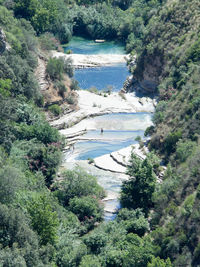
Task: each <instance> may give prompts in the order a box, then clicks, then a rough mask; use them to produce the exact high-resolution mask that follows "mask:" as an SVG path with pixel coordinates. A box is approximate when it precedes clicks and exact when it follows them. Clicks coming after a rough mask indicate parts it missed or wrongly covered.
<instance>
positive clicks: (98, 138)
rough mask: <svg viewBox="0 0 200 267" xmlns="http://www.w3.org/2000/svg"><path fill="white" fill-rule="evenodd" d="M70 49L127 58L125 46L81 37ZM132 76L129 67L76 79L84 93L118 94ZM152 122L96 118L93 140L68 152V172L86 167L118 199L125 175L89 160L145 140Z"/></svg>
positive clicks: (141, 116) (141, 117)
mask: <svg viewBox="0 0 200 267" xmlns="http://www.w3.org/2000/svg"><path fill="white" fill-rule="evenodd" d="M68 49H71V50H72V51H73V53H79V54H125V50H124V47H123V46H122V45H119V44H115V43H114V42H106V43H103V44H102V43H95V42H94V41H91V40H86V39H83V38H80V37H75V38H73V39H72V40H71V42H70V43H69V45H68V46H67V47H66V50H68ZM128 75H129V73H128V70H127V67H126V65H125V64H119V65H116V66H110V67H101V68H93V69H90V68H89V69H79V70H76V71H75V79H76V80H78V81H79V86H80V87H81V88H82V89H89V88H91V87H96V88H97V89H98V90H104V89H105V90H106V89H107V87H108V86H112V88H113V90H114V91H119V90H120V89H121V88H122V86H123V83H124V81H125V79H126V77H127V76H128ZM151 118H152V114H149V113H130V114H125V113H118V114H109V115H103V116H99V117H94V118H93V119H92V120H94V125H95V128H96V129H97V130H95V131H88V132H87V133H86V134H85V135H84V136H83V137H84V138H86V139H91V140H88V141H87V140H85V141H79V142H77V143H76V144H75V146H74V149H72V150H71V151H68V152H67V154H66V155H65V166H66V167H67V168H73V167H76V165H77V164H78V165H80V166H82V167H83V168H84V169H85V170H86V171H87V172H88V173H90V174H92V175H95V176H96V177H97V179H98V182H99V184H100V185H101V186H102V187H103V188H104V189H105V190H106V192H107V193H108V194H116V195H118V194H119V192H120V188H121V184H122V181H123V179H125V178H124V174H118V173H111V172H108V171H103V170H100V169H98V168H96V167H94V166H92V165H89V164H88V163H87V161H85V160H87V159H88V158H95V157H98V156H102V155H104V154H108V153H111V152H113V151H116V150H119V149H121V148H124V147H127V146H129V145H132V144H135V143H136V141H135V138H136V136H138V135H139V136H141V137H143V136H144V130H145V129H146V127H148V126H150V125H151V124H152V122H151ZM101 128H103V133H101ZM105 206H106V207H107V208H109V207H112V208H113V207H114V208H116V209H117V208H119V207H120V203H119V201H118V199H117V197H115V199H113V200H109V201H107V202H106V204H105ZM104 218H105V220H106V221H107V220H113V219H114V218H115V215H114V214H112V213H107V212H106V213H105V216H104Z"/></svg>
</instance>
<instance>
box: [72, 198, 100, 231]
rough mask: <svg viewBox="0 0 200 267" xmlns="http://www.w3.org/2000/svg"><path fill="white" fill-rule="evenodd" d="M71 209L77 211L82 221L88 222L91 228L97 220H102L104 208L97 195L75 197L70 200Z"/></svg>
mask: <svg viewBox="0 0 200 267" xmlns="http://www.w3.org/2000/svg"><path fill="white" fill-rule="evenodd" d="M69 210H70V211H72V212H73V213H75V214H76V215H77V217H78V218H79V220H80V221H81V222H82V221H83V222H84V223H86V224H88V228H89V229H91V227H93V226H94V223H95V222H99V221H101V220H102V215H103V209H102V207H100V205H99V202H98V200H97V199H96V198H95V197H91V196H83V197H74V198H72V199H70V201H69Z"/></svg>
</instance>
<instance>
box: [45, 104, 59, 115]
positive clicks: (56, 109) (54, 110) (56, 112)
mask: <svg viewBox="0 0 200 267" xmlns="http://www.w3.org/2000/svg"><path fill="white" fill-rule="evenodd" d="M48 110H49V111H50V112H51V113H53V114H54V115H55V116H58V115H60V114H61V112H62V109H61V107H60V106H58V105H57V104H54V105H52V106H50V107H48Z"/></svg>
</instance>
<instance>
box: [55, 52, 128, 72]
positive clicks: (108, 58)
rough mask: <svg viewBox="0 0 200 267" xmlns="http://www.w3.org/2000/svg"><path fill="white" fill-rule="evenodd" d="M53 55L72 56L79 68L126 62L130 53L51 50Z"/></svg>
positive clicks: (74, 64)
mask: <svg viewBox="0 0 200 267" xmlns="http://www.w3.org/2000/svg"><path fill="white" fill-rule="evenodd" d="M51 56H52V57H56V58H58V57H64V58H71V59H72V65H73V66H74V67H75V68H77V69H79V68H94V67H101V66H111V65H116V64H120V63H126V61H127V59H128V58H129V55H117V54H99V55H82V54H65V53H62V52H57V51H51Z"/></svg>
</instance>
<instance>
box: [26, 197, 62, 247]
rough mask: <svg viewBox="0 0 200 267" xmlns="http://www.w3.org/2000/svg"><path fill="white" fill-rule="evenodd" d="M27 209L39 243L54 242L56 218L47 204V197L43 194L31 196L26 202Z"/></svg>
mask: <svg viewBox="0 0 200 267" xmlns="http://www.w3.org/2000/svg"><path fill="white" fill-rule="evenodd" d="M27 210H28V212H29V214H30V217H31V224H32V227H33V229H34V230H35V231H36V232H37V233H38V235H39V236H40V243H41V244H42V245H46V244H47V243H50V244H55V243H56V240H57V231H58V225H59V223H58V218H57V213H56V212H55V211H53V209H52V207H51V205H50V204H49V199H48V198H47V196H45V195H41V196H39V197H35V198H33V199H32V200H31V201H30V203H28V206H27Z"/></svg>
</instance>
